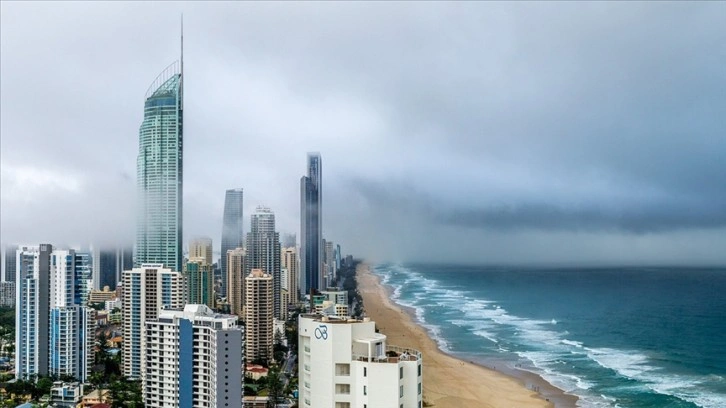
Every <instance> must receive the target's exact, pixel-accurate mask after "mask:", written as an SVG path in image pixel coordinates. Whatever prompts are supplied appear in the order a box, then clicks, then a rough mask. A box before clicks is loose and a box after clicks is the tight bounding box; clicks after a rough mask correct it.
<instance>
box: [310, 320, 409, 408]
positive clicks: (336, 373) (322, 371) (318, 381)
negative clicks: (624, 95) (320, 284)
mask: <svg viewBox="0 0 726 408" xmlns="http://www.w3.org/2000/svg"><path fill="white" fill-rule="evenodd" d="M298 359H299V361H298V366H299V367H300V374H299V381H300V393H299V402H298V404H299V406H300V407H301V408H310V407H336V408H350V407H403V408H420V407H421V406H422V394H421V392H422V378H423V377H422V356H421V353H420V352H419V351H417V350H413V349H407V348H402V347H396V346H391V345H388V344H387V341H386V336H385V335H384V334H382V333H376V328H375V323H374V322H372V321H370V320H369V319H364V320H352V319H334V318H329V317H326V316H318V315H300V316H299V317H298Z"/></svg>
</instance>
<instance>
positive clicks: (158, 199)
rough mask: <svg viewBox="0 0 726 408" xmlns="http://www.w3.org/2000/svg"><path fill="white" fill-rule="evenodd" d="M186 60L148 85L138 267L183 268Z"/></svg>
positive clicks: (141, 136)
mask: <svg viewBox="0 0 726 408" xmlns="http://www.w3.org/2000/svg"><path fill="white" fill-rule="evenodd" d="M183 61H184V60H183V56H182V60H181V62H175V63H173V64H171V65H170V66H169V67H167V68H166V69H165V70H164V71H163V72H162V73H161V74H159V76H158V77H157V78H156V80H154V82H153V83H152V84H151V86H150V87H149V89H148V91H147V92H146V97H145V99H146V102H145V103H144V120H143V122H142V123H141V127H140V128H139V155H138V158H137V162H136V171H137V190H138V200H139V203H138V214H137V215H138V220H137V229H136V246H135V247H134V251H135V252H134V265H136V266H137V267H138V266H141V264H144V263H161V264H163V265H164V267H166V268H170V269H171V270H173V271H180V270H181V266H182V213H183V211H182V197H183V191H182V187H183V175H184V172H183V160H182V159H183V134H184V132H183V111H184V97H183V95H184V87H183V82H184V81H183V66H184V62H183Z"/></svg>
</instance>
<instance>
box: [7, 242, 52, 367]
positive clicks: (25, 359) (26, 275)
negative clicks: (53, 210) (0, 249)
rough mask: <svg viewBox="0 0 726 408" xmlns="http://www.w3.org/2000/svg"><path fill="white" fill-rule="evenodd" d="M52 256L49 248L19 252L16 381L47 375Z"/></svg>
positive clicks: (41, 247)
mask: <svg viewBox="0 0 726 408" xmlns="http://www.w3.org/2000/svg"><path fill="white" fill-rule="evenodd" d="M51 252H53V246H52V245H49V244H41V245H40V246H37V247H21V248H19V249H18V251H17V258H16V259H17V262H16V266H17V281H16V282H15V284H16V285H17V289H16V293H17V298H16V301H15V304H16V305H17V306H16V307H17V309H16V311H15V327H16V330H15V345H16V351H15V378H24V379H27V378H29V377H30V376H32V375H48V344H49V341H48V322H49V319H48V317H49V316H48V313H49V311H50V284H51V282H50V269H51V263H50V261H51Z"/></svg>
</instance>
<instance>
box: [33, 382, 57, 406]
mask: <svg viewBox="0 0 726 408" xmlns="http://www.w3.org/2000/svg"><path fill="white" fill-rule="evenodd" d="M51 388H53V380H52V379H51V378H50V377H40V378H39V379H38V381H37V382H36V383H35V387H34V389H33V392H32V395H33V399H34V400H36V401H37V400H39V399H40V397H42V396H43V395H46V394H50V389H51Z"/></svg>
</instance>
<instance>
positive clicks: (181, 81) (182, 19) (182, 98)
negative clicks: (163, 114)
mask: <svg viewBox="0 0 726 408" xmlns="http://www.w3.org/2000/svg"><path fill="white" fill-rule="evenodd" d="M179 61H180V62H179V65H180V67H179V68H180V69H179V70H180V72H181V78H179V80H180V83H181V85H180V88H181V108H182V109H184V13H181V56H180V60H179Z"/></svg>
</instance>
